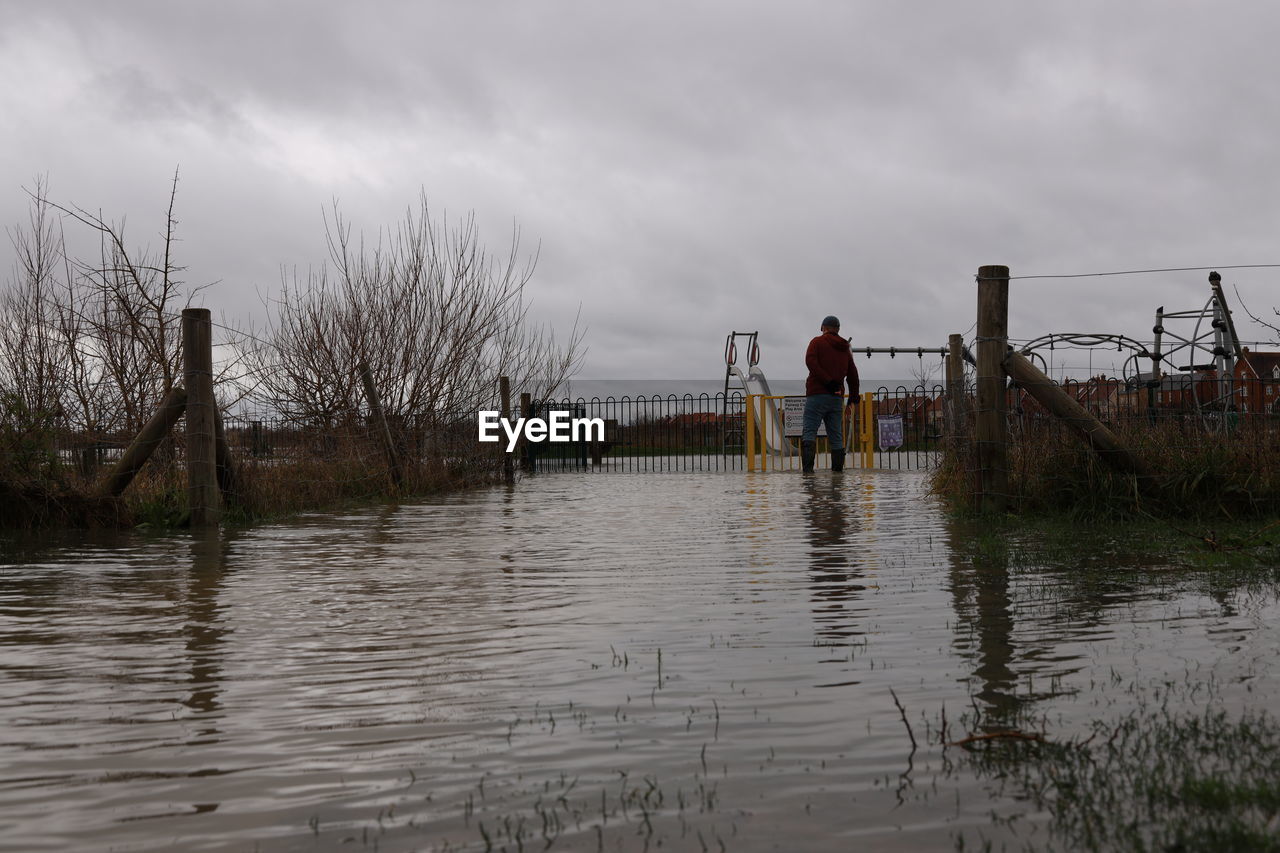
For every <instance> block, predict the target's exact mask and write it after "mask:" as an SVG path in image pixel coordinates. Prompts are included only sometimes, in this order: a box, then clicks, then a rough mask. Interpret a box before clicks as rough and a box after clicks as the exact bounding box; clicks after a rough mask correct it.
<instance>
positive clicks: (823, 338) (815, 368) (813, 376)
mask: <svg viewBox="0 0 1280 853" xmlns="http://www.w3.org/2000/svg"><path fill="white" fill-rule="evenodd" d="M804 363H805V366H806V367H808V368H809V378H808V379H806V380H805V383H804V393H805V396H812V395H814V394H839V393H840V392H841V391H842V390H844V380H845V379H846V378H847V379H848V380H849V396H850V397H857V396H858V366H857V365H856V364H854V362H853V352H852V351H851V350H850V349H849V342H848V341H846V340H845V339H844V338H842V337H840V336H839V335H837V334H836V333H835V332H823V333H822V334H821V335H818V336H817V337H816V338H814V339H813V340H811V341H809V349H807V350H806V351H805V354H804ZM832 380H835V381H837V382H839V383H840V387H838V388H836V390H835V391H832V390H830V389H829V388H827V383H828V382H831V381H832Z"/></svg>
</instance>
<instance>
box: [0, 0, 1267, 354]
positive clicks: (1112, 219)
mask: <svg viewBox="0 0 1280 853" xmlns="http://www.w3.org/2000/svg"><path fill="white" fill-rule="evenodd" d="M0 10H2V12H3V16H2V23H0V79H3V80H5V81H6V84H5V86H4V87H3V88H0V115H2V116H3V117H4V122H5V126H6V131H5V133H4V134H3V135H0V146H2V152H3V156H0V189H2V191H0V220H3V221H4V222H5V223H6V225H9V226H12V225H14V224H16V223H19V222H21V221H22V220H24V218H25V216H26V204H27V199H26V197H25V195H24V193H23V190H22V188H23V187H31V186H32V185H33V180H34V178H35V177H36V176H38V175H47V177H48V181H49V185H50V189H51V195H52V197H53V198H54V199H56V200H58V201H60V202H63V203H66V204H75V205H79V206H82V207H85V208H91V209H95V210H97V209H101V211H102V212H103V214H104V216H106V217H107V218H112V219H114V218H119V217H126V216H127V218H128V234H129V237H130V238H131V242H135V243H145V242H151V243H152V244H155V243H157V242H158V236H157V235H158V234H159V232H160V230H161V229H162V228H163V223H164V212H165V204H166V203H167V198H168V192H169V180H170V178H171V176H172V174H173V172H174V169H175V168H180V170H181V177H180V183H179V187H178V200H177V215H178V218H179V220H180V226H179V236H180V237H181V238H182V240H183V242H182V244H181V248H180V259H179V260H180V262H182V263H184V264H185V265H186V266H187V271H186V273H185V277H186V280H187V281H188V282H189V283H190V284H192V285H198V284H205V283H209V282H217V284H215V285H214V286H213V287H210V288H209V289H208V290H206V291H205V292H204V294H203V296H202V299H203V303H204V304H205V305H206V306H207V307H210V308H212V309H213V310H214V313H215V315H219V314H221V315H226V316H228V317H238V318H244V319H246V320H247V319H250V318H256V319H258V320H259V321H260V320H261V316H262V313H263V308H262V307H261V298H260V294H266V295H270V294H271V293H274V292H275V291H277V290H278V288H279V285H280V281H281V270H282V268H286V269H292V268H295V267H296V268H300V269H306V268H307V267H308V266H315V265H317V264H319V263H321V262H322V261H323V260H324V259H325V257H326V253H325V245H324V225H323V219H322V212H323V210H324V208H325V207H326V205H328V204H329V203H330V202H332V201H333V200H334V199H336V200H337V201H338V202H339V204H340V206H341V208H342V210H343V211H344V212H345V214H346V215H347V216H348V217H349V218H350V220H351V221H352V222H353V223H354V224H355V226H356V227H358V228H363V229H364V230H365V231H366V232H367V233H368V234H370V235H376V233H377V232H378V230H379V229H380V228H382V227H384V226H386V225H388V224H393V223H394V222H396V221H397V220H398V219H399V218H400V217H401V216H402V215H403V212H404V210H405V209H406V207H408V206H410V205H412V204H414V203H415V201H416V199H417V197H418V194H419V192H420V191H424V192H425V193H426V195H427V197H428V198H429V200H430V203H431V205H432V207H433V208H435V209H436V210H437V211H440V212H444V211H447V212H448V214H449V215H450V216H451V217H452V216H455V215H460V214H464V213H466V212H468V211H474V212H475V214H476V216H477V218H478V220H479V222H480V226H481V228H482V229H483V231H484V233H485V235H486V238H487V241H488V243H489V245H490V246H491V247H497V248H503V247H504V246H505V244H506V242H507V241H508V240H509V238H510V234H511V230H512V226H513V225H518V226H519V228H520V229H521V233H522V235H523V243H524V246H525V248H526V249H527V250H528V251H530V252H532V251H535V250H540V259H539V262H538V266H537V271H536V274H535V276H534V279H533V281H532V284H531V295H532V297H533V300H534V313H535V314H536V316H537V317H538V318H539V319H541V320H543V321H546V322H549V323H551V324H553V325H554V326H556V327H557V328H558V329H560V330H561V331H562V333H563V332H564V331H567V329H568V326H569V325H570V324H571V322H572V318H573V316H574V314H575V313H576V312H577V310H578V306H579V305H581V308H582V319H583V322H584V324H585V325H586V327H587V338H586V343H587V344H588V346H589V347H590V351H589V353H588V355H587V358H586V362H585V365H584V368H583V371H582V374H581V375H582V376H583V377H595V378H602V377H619V378H621V377H632V378H652V377H670V378H689V377H708V378H716V377H719V376H722V375H723V366H722V363H721V353H722V349H723V345H724V337H725V335H726V333H727V332H729V331H730V330H731V329H738V330H756V329H758V330H759V331H760V333H761V341H762V348H763V361H762V367H763V368H764V369H765V371H766V372H767V373H768V374H769V375H771V376H777V377H795V376H800V375H802V374H803V372H804V370H803V358H802V356H803V350H804V346H805V343H806V342H807V340H808V338H809V337H810V336H812V335H813V334H815V333H816V332H817V326H818V324H819V322H820V320H821V318H822V316H823V315H825V314H827V313H835V314H838V315H839V316H840V317H841V318H842V319H843V320H844V332H845V334H846V335H848V336H850V337H851V338H852V339H853V341H854V343H855V345H862V346H865V345H871V346H903V347H908V346H909V347H915V346H931V347H939V346H943V345H945V343H946V338H947V335H948V334H949V333H951V332H965V333H967V335H968V336H969V337H971V336H972V334H973V333H972V329H971V327H972V325H973V322H974V320H973V317H974V306H975V285H974V282H973V278H974V274H975V272H976V270H977V268H978V267H979V266H980V265H982V264H1007V265H1009V266H1010V267H1011V268H1012V272H1013V274H1014V275H1027V274H1054V273H1080V272H1095V271H1106V270H1126V269H1136V268H1149V267H1186V266H1193V267H1199V266H1224V265H1228V264H1268V263H1280V244H1278V243H1277V239H1278V238H1280V228H1278V227H1277V226H1278V225H1280V222H1278V216H1277V214H1278V213H1280V186H1278V185H1277V184H1278V181H1277V176H1280V170H1278V169H1277V159H1280V139H1278V138H1277V133H1276V132H1277V130H1280V110H1278V101H1280V87H1278V86H1277V81H1280V49H1278V48H1277V44H1278V43H1280V42H1277V35H1278V34H1280V6H1277V5H1274V4H1266V3H1261V2H1246V3H1223V2H1217V3H1213V4H1210V3H1204V2H1195V3H1191V2H1169V0H1160V2H1124V3H1117V2H1114V0H1108V2H1093V1H1092V0H1086V2H1079V0H1076V1H1075V2H1071V3H1055V4H1048V3H1029V2H1026V1H1025V0H1010V2H965V3H955V2H936V3H899V2H889V0H881V1H880V2H845V3H837V2H832V0H822V2H795V0H789V2H786V3H780V2H779V3H760V2H746V0H733V2H689V0H680V2H655V0H644V2H610V3H591V2H586V0H579V2H573V3H569V2H549V1H548V0H538V2H520V3H515V2H494V3H480V2H452V3H444V2H422V0H415V1H414V2H369V3H351V2H343V3H339V2H328V0H306V2H282V0H272V2H268V3H264V2H259V0H254V2H234V1H233V0H219V2H216V3H213V2H210V3H197V2H183V3H175V2H168V0H157V2H127V0H116V2H111V3H101V2H91V1H90V0H85V2H78V3H70V2H58V0H41V2H30V0H14V1H13V2H10V0H0ZM2 250H3V251H4V252H5V253H6V257H5V261H6V263H5V264H4V269H5V270H6V271H7V270H9V269H10V268H11V267H12V251H11V248H10V246H9V245H8V244H7V242H6V243H5V244H4V246H3V249H2ZM1277 278H1280V270H1269V269H1258V270H1232V271H1224V273H1223V279H1224V283H1226V284H1227V285H1229V287H1228V294H1231V293H1232V289H1231V287H1230V285H1237V286H1238V287H1239V289H1240V292H1241V294H1242V295H1243V296H1244V298H1245V300H1246V301H1247V302H1248V303H1249V306H1250V307H1251V308H1253V309H1254V311H1255V313H1257V312H1265V313H1266V314H1267V315H1269V316H1271V317H1272V319H1273V320H1274V319H1275V317H1274V315H1272V306H1273V305H1277V304H1280V291H1277V288H1276V287H1275V286H1274V282H1275V281H1276V280H1277ZM1207 297H1208V289H1207V283H1206V273H1205V272H1183V273H1166V274H1159V275H1145V276H1126V277H1114V278H1084V279H1064V280H1059V281H1054V280H1042V279H1033V280H1028V281H1022V282H1018V281H1015V282H1013V283H1012V287H1011V297H1010V302H1011V314H1010V333H1011V335H1012V336H1013V337H1015V338H1032V337H1036V336H1039V335H1042V334H1045V333H1047V332H1053V331H1107V332H1117V333H1123V334H1128V335H1130V336H1133V337H1139V338H1146V337H1149V336H1150V329H1151V325H1152V318H1153V314H1154V311H1155V308H1156V306H1158V305H1161V304H1163V305H1165V306H1166V308H1168V309H1169V310H1184V309H1193V308H1200V307H1201V306H1203V304H1204V301H1205V299H1206V298H1207ZM1240 320H1241V323H1240V325H1241V336H1242V337H1244V338H1246V339H1248V338H1265V337H1266V335H1265V334H1264V330H1261V329H1258V328H1256V327H1254V326H1252V324H1250V323H1248V322H1247V320H1246V319H1245V318H1243V317H1240ZM1185 331H1187V332H1189V331H1190V328H1189V327H1188V328H1187V329H1186V330H1185ZM1062 358H1063V356H1062V354H1060V355H1059V361H1060V362H1061V360H1062ZM1078 359H1079V361H1080V362H1082V363H1086V362H1087V360H1088V356H1086V355H1084V354H1080V355H1079V356H1078ZM1110 361H1114V356H1112V355H1111V353H1107V354H1106V355H1105V356H1104V355H1102V354H1098V355H1096V356H1095V365H1101V364H1104V363H1109V362H1110ZM861 366H862V369H863V372H864V375H869V376H893V375H903V374H904V373H905V371H903V370H900V369H894V368H893V367H891V366H889V365H887V364H884V363H881V362H879V361H876V360H872V361H871V362H870V363H867V362H865V361H863V362H862V363H861Z"/></svg>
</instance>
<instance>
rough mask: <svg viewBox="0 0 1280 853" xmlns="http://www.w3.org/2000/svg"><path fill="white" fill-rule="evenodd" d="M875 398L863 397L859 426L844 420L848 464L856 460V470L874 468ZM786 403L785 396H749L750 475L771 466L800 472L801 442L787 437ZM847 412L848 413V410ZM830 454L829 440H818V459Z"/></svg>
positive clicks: (852, 421) (859, 413)
mask: <svg viewBox="0 0 1280 853" xmlns="http://www.w3.org/2000/svg"><path fill="white" fill-rule="evenodd" d="M873 396H874V395H873V394H872V393H871V392H870V391H867V392H865V393H864V394H862V400H861V404H860V405H859V406H858V414H857V419H856V420H857V423H854V419H853V418H849V417H845V418H844V421H843V423H844V427H843V429H844V446H845V450H846V452H847V453H848V458H847V463H846V464H854V463H855V460H856V464H857V467H860V468H874V467H875V428H874V422H873V421H872V418H874V417H875V413H874V411H873V410H874V408H875V406H874V404H873V402H872V398H873ZM786 399H787V398H786V397H785V396H767V395H764V394H748V395H747V470H748V471H768V470H769V467H770V464H772V466H773V468H774V470H784V471H789V470H797V471H798V470H800V442H799V440H798V439H797V440H795V441H793V440H792V439H791V437H789V436H787V429H786V426H785V411H784V410H783V408H782V406H783V402H782V401H784V400H786ZM845 411H846V413H847V411H848V410H847V409H846V410H845ZM829 452H830V451H829V450H828V448H827V442H826V440H825V439H818V453H819V458H820V459H821V457H822V456H823V455H825V454H828V453H829ZM771 460H772V462H771ZM828 464H829V461H828Z"/></svg>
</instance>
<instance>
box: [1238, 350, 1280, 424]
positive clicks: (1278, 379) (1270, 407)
mask: <svg viewBox="0 0 1280 853" xmlns="http://www.w3.org/2000/svg"><path fill="white" fill-rule="evenodd" d="M1235 378H1236V380H1237V381H1238V383H1239V386H1240V387H1239V388H1238V390H1237V394H1239V396H1240V400H1241V402H1240V408H1241V410H1242V411H1246V412H1254V413H1260V412H1269V413H1271V414H1280V352H1251V351H1250V350H1249V348H1248V347H1245V348H1244V352H1243V358H1241V359H1240V360H1239V361H1237V362H1236V373H1235Z"/></svg>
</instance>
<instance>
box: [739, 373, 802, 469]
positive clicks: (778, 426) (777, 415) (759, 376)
mask: <svg viewBox="0 0 1280 853" xmlns="http://www.w3.org/2000/svg"><path fill="white" fill-rule="evenodd" d="M729 369H730V370H732V371H733V372H734V374H735V375H736V376H737V377H738V379H739V381H741V382H742V387H743V388H745V389H747V393H748V394H758V395H760V397H761V399H759V400H758V401H757V402H756V406H757V408H756V420H757V421H758V422H759V423H764V424H767V428H766V429H765V430H764V432H765V440H766V442H767V445H768V449H769V451H770V452H771V453H781V454H784V455H790V454H792V453H795V449H794V448H793V447H792V445H791V442H790V441H788V440H787V437H786V435H785V433H784V431H783V429H782V413H781V412H780V411H778V401H777V400H768V399H764V398H766V397H772V396H773V392H772V391H770V390H769V380H768V379H765V378H764V373H763V372H762V371H761V370H760V368H759V367H756V366H755V365H754V364H753V365H751V369H750V370H749V371H748V372H747V374H746V375H745V376H744V375H743V374H742V370H741V369H739V368H738V366H737V365H736V364H735V365H730V366H729Z"/></svg>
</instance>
